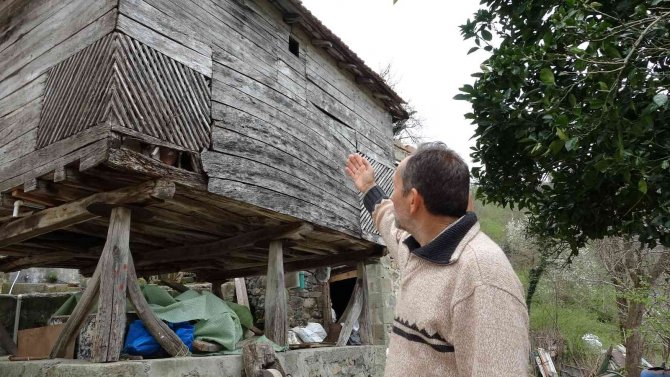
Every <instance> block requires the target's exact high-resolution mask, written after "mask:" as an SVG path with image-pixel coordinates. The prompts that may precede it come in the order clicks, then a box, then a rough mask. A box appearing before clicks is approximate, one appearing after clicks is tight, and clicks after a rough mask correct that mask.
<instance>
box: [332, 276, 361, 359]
mask: <svg viewBox="0 0 670 377" xmlns="http://www.w3.org/2000/svg"><path fill="white" fill-rule="evenodd" d="M361 291H362V287H361V280H360V279H357V280H356V285H355V286H354V291H353V292H352V293H351V298H350V299H349V303H348V304H347V308H346V309H344V313H342V317H341V318H340V320H339V321H338V323H340V324H341V325H342V330H341V331H340V336H339V338H338V339H337V344H336V346H338V347H340V346H346V345H347V341H348V340H349V337H350V336H351V331H352V330H353V329H354V322H355V321H356V319H358V318H359V316H360V314H361V306H362V304H363V300H361V294H362V293H361Z"/></svg>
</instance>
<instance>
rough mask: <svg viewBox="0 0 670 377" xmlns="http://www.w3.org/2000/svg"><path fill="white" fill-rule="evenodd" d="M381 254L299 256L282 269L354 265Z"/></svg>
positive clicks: (234, 273) (245, 271)
mask: <svg viewBox="0 0 670 377" xmlns="http://www.w3.org/2000/svg"><path fill="white" fill-rule="evenodd" d="M381 256H382V251H381V250H370V251H355V252H348V253H341V254H336V255H330V256H324V257H322V256H315V257H313V258H305V259H302V258H301V259H300V260H296V261H289V262H286V263H284V271H285V272H292V271H303V270H309V269H312V268H317V267H325V266H334V265H341V264H353V265H355V264H356V263H358V262H360V261H361V260H363V259H366V258H371V257H381ZM263 272H264V267H263V266H254V267H248V268H240V269H235V270H227V271H222V272H221V273H220V276H221V278H222V279H229V278H238V277H246V276H256V275H262V274H263Z"/></svg>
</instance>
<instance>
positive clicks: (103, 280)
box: [92, 207, 130, 363]
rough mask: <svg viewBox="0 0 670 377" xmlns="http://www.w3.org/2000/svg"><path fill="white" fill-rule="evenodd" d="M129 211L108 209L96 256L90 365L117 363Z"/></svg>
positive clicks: (122, 323) (122, 330)
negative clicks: (96, 297) (104, 238)
mask: <svg viewBox="0 0 670 377" xmlns="http://www.w3.org/2000/svg"><path fill="white" fill-rule="evenodd" d="M129 242H130V209H128V208H124V207H116V208H114V209H112V214H111V217H110V220H109V232H108V233H107V242H106V243H105V248H104V249H103V251H102V255H101V256H100V262H99V263H100V264H102V270H101V273H100V296H99V297H100V298H99V300H98V303H99V304H98V313H97V317H96V332H95V337H94V339H93V350H92V352H93V361H94V362H97V363H104V362H109V361H118V360H119V356H120V354H121V348H122V347H123V336H124V334H125V330H126V282H127V281H128V255H129V254H130V245H129Z"/></svg>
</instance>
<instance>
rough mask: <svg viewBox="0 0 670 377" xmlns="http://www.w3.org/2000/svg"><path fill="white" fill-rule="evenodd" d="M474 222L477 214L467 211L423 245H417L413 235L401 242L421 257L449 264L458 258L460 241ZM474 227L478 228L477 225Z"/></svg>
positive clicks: (475, 222)
mask: <svg viewBox="0 0 670 377" xmlns="http://www.w3.org/2000/svg"><path fill="white" fill-rule="evenodd" d="M476 224H477V215H475V213H474V212H468V213H466V214H465V215H463V216H461V218H459V219H458V220H456V222H454V223H453V224H451V225H449V226H448V227H446V228H445V229H444V230H443V231H442V233H440V234H439V235H438V236H437V237H435V238H434V239H433V240H432V241H430V242H429V243H427V244H425V245H424V246H421V245H419V243H418V242H417V241H416V239H415V238H414V237H413V236H410V237H408V238H407V239H405V240H404V241H403V242H404V243H405V245H407V248H408V249H409V251H410V253H412V254H415V255H416V256H418V257H420V258H422V259H425V260H427V261H430V262H433V263H437V264H449V263H452V262H454V261H455V260H456V259H458V256H459V255H460V249H462V247H459V245H460V244H461V241H463V239H464V238H466V235H467V234H468V232H470V230H471V229H472V228H473V226H474V225H476ZM476 228H477V229H479V227H478V226H477V227H476ZM469 238H471V237H469ZM468 240H469V239H468ZM466 241H467V240H466ZM457 251H459V252H457ZM455 254H456V255H455Z"/></svg>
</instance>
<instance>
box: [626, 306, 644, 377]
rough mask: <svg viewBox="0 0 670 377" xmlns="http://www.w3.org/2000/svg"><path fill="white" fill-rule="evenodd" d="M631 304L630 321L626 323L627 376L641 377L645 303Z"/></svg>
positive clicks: (629, 310)
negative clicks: (642, 326) (641, 326)
mask: <svg viewBox="0 0 670 377" xmlns="http://www.w3.org/2000/svg"><path fill="white" fill-rule="evenodd" d="M629 302H630V307H629V309H628V320H627V321H626V333H625V335H626V375H627V376H628V377H639V376H640V373H642V368H640V361H641V359H642V349H643V343H644V342H643V339H642V334H640V325H642V317H643V315H644V307H645V305H644V304H643V303H639V302H632V300H631V301H629Z"/></svg>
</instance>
